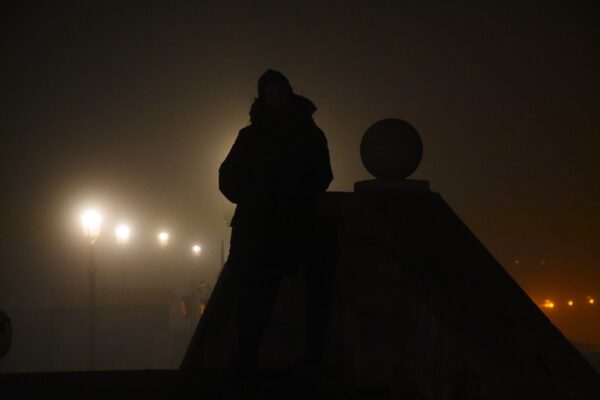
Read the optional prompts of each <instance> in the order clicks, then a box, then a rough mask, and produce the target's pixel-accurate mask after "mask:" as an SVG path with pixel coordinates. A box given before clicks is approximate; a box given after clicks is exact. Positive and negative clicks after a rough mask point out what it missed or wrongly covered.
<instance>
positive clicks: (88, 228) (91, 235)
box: [81, 210, 102, 370]
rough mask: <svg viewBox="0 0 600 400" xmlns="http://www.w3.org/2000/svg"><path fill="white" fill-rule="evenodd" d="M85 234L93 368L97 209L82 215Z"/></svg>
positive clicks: (92, 363) (91, 363)
mask: <svg viewBox="0 0 600 400" xmlns="http://www.w3.org/2000/svg"><path fill="white" fill-rule="evenodd" d="M81 225H82V226H83V236H84V237H85V238H86V239H87V241H88V242H89V244H90V246H89V247H90V264H89V267H88V272H89V274H88V275H89V299H88V315H89V319H88V368H89V369H90V370H93V369H94V368H95V364H96V270H97V268H96V260H95V258H94V243H95V242H96V240H97V239H98V237H99V236H100V227H101V225H102V215H101V214H100V213H99V212H98V211H96V210H86V211H85V212H84V213H83V214H82V215H81Z"/></svg>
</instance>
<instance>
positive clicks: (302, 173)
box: [219, 70, 334, 372]
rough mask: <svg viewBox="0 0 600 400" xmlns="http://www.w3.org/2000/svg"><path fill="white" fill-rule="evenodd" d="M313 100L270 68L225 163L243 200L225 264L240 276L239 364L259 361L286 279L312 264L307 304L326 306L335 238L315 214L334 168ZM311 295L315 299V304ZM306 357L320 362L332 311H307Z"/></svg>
mask: <svg viewBox="0 0 600 400" xmlns="http://www.w3.org/2000/svg"><path fill="white" fill-rule="evenodd" d="M315 111H316V107H315V106H314V104H313V103H312V102H311V101H310V100H308V99H307V98H305V97H302V96H299V95H297V94H294V92H293V90H292V87H291V85H290V83H289V81H288V80H287V78H286V77H285V76H284V75H283V74H281V73H280V72H277V71H274V70H268V71H267V72H265V73H264V74H263V75H262V76H261V77H260V79H259V81H258V97H257V98H256V99H255V101H254V103H253V104H252V107H251V110H250V121H251V123H250V125H249V126H247V127H245V128H243V129H242V130H241V131H240V132H239V135H238V137H237V139H236V141H235V143H234V145H233V147H232V148H231V150H230V152H229V154H228V155H227V158H226V159H225V161H224V162H223V164H222V165H221V167H220V169H219V189H220V190H221V192H222V193H223V194H224V195H225V196H226V197H227V198H228V199H229V200H230V201H232V202H233V203H236V204H237V208H236V210H235V214H234V216H233V219H232V221H231V227H232V236H231V247H230V253H229V258H228V260H227V264H226V266H225V268H228V269H232V270H234V271H235V272H234V273H235V274H236V275H237V276H238V278H237V279H239V280H240V284H239V286H238V290H239V291H240V293H239V303H238V310H237V311H238V316H239V321H238V322H239V346H240V347H239V354H238V356H237V358H236V360H235V363H234V364H235V365H236V367H237V368H239V370H240V371H242V372H243V371H251V370H253V369H254V368H256V366H257V357H258V350H259V348H260V345H261V343H262V340H263V335H264V333H265V329H266V327H267V324H268V322H269V319H270V316H271V312H272V309H273V305H274V302H275V300H276V297H277V292H278V289H279V286H280V283H281V280H282V278H283V277H284V276H285V275H286V274H291V273H294V272H295V271H296V269H297V268H298V267H299V266H300V265H302V267H303V268H308V269H309V271H307V274H306V275H307V282H308V291H307V299H308V301H309V305H308V306H309V307H310V308H314V309H316V308H317V307H316V304H315V303H321V304H319V305H320V308H321V309H328V308H329V306H330V304H329V296H330V291H331V290H330V286H331V272H330V271H331V270H332V266H331V265H329V266H326V267H327V268H323V266H324V264H331V263H332V262H333V257H332V256H331V255H332V254H334V253H333V252H331V250H332V249H331V248H329V247H331V246H330V244H331V240H330V238H328V237H327V236H326V233H327V232H331V231H330V230H329V231H328V230H327V229H323V222H322V221H320V220H319V218H318V217H317V215H316V213H315V200H316V198H317V196H318V194H319V193H322V192H324V191H325V190H326V189H327V187H328V186H329V183H330V182H331V180H332V178H333V175H332V172H331V166H330V163H329V152H328V148H327V140H326V138H325V135H324V133H323V132H322V131H321V130H320V129H319V128H318V127H317V125H316V124H315V122H314V121H313V118H312V114H313V113H314V112H315ZM310 302H312V304H311V303H310ZM308 315H309V316H311V315H313V317H312V318H311V319H310V320H309V321H308V329H307V330H308V332H307V336H308V358H310V359H312V361H315V362H319V361H320V357H321V352H322V332H321V331H322V327H323V326H324V324H325V321H324V320H325V319H327V318H328V315H327V312H314V313H311V312H309V313H308Z"/></svg>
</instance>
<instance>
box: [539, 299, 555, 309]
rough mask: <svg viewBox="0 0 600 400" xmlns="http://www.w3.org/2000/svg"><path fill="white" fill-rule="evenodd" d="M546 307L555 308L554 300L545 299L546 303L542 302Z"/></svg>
mask: <svg viewBox="0 0 600 400" xmlns="http://www.w3.org/2000/svg"><path fill="white" fill-rule="evenodd" d="M542 307H544V308H554V302H553V301H552V300H544V304H542Z"/></svg>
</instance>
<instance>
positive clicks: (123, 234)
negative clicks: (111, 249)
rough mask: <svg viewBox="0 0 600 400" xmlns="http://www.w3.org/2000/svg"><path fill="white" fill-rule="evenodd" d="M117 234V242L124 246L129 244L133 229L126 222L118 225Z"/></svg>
mask: <svg viewBox="0 0 600 400" xmlns="http://www.w3.org/2000/svg"><path fill="white" fill-rule="evenodd" d="M115 236H116V237H117V244H118V245H121V246H124V245H126V244H129V238H130V237H131V229H130V228H129V226H127V225H125V224H121V225H119V226H117V228H116V229H115Z"/></svg>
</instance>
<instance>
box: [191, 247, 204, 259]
mask: <svg viewBox="0 0 600 400" xmlns="http://www.w3.org/2000/svg"><path fill="white" fill-rule="evenodd" d="M201 252H202V247H200V245H198V244H195V245H193V246H192V255H193V256H194V257H198V256H199V255H200V253H201Z"/></svg>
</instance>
